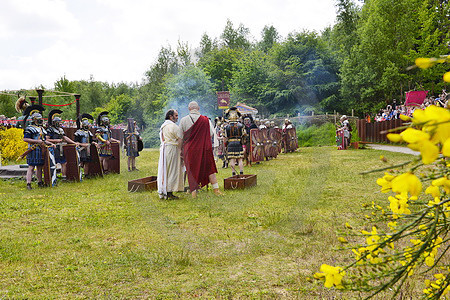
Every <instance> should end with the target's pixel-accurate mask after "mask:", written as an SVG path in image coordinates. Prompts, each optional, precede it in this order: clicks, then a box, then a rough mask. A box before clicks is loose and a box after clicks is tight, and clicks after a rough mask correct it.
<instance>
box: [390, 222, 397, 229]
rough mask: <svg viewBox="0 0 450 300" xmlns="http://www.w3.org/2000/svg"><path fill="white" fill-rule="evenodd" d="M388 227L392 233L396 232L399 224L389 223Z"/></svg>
mask: <svg viewBox="0 0 450 300" xmlns="http://www.w3.org/2000/svg"><path fill="white" fill-rule="evenodd" d="M388 226H389V229H390V230H391V231H394V229H395V227H397V222H389V223H388Z"/></svg>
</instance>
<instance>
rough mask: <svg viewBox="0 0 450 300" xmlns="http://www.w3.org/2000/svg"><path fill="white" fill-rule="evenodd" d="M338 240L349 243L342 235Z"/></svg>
mask: <svg viewBox="0 0 450 300" xmlns="http://www.w3.org/2000/svg"><path fill="white" fill-rule="evenodd" d="M338 241H339V242H341V243H343V244H345V243H348V241H347V240H346V239H345V237H342V236H340V237H338Z"/></svg>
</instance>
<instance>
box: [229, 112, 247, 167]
mask: <svg viewBox="0 0 450 300" xmlns="http://www.w3.org/2000/svg"><path fill="white" fill-rule="evenodd" d="M240 117H241V113H240V112H239V111H238V110H237V108H236V107H231V108H230V109H229V110H228V111H227V114H226V118H227V119H228V120H229V124H228V125H226V126H225V138H226V141H227V156H228V164H229V165H230V166H231V169H232V174H233V176H234V175H236V170H235V165H236V160H237V162H238V165H239V174H244V164H243V158H244V148H243V147H242V137H243V136H244V135H245V129H244V125H243V124H242V123H241V122H239V121H238V119H239V118H240Z"/></svg>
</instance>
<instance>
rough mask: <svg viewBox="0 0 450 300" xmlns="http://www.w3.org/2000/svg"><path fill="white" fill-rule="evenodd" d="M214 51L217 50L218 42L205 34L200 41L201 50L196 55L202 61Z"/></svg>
mask: <svg viewBox="0 0 450 300" xmlns="http://www.w3.org/2000/svg"><path fill="white" fill-rule="evenodd" d="M214 49H217V40H216V39H214V40H213V39H211V38H210V37H209V36H208V35H207V34H206V33H204V34H203V35H202V38H201V40H200V48H199V49H198V50H197V51H196V52H195V54H196V55H197V57H199V58H200V59H201V58H202V57H204V56H205V55H206V54H208V53H209V52H211V51H212V50H214Z"/></svg>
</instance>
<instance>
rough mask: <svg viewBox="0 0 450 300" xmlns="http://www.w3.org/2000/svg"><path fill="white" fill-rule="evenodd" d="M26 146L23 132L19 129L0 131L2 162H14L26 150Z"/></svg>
mask: <svg viewBox="0 0 450 300" xmlns="http://www.w3.org/2000/svg"><path fill="white" fill-rule="evenodd" d="M27 146H28V144H27V143H25V142H24V141H23V130H22V129H19V128H10V129H6V130H0V152H1V154H2V162H3V161H7V160H16V159H17V158H19V156H20V155H21V154H22V153H24V152H25V151H26V150H27Z"/></svg>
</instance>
